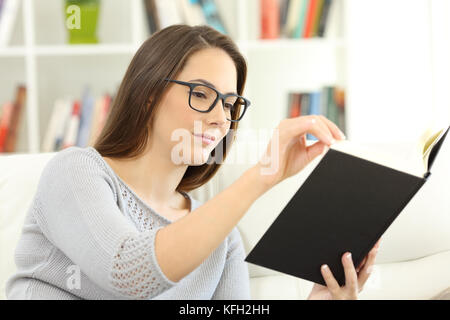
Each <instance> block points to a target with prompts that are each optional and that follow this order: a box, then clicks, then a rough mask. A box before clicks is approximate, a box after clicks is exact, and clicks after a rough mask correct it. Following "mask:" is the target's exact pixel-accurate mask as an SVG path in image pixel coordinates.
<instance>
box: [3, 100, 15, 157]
mask: <svg viewBox="0 0 450 320" xmlns="http://www.w3.org/2000/svg"><path fill="white" fill-rule="evenodd" d="M13 108H14V105H13V104H12V103H11V102H6V103H4V104H3V107H2V117H1V118H0V152H4V151H5V141H6V138H7V136H8V131H9V125H10V123H11V115H12V113H13Z"/></svg>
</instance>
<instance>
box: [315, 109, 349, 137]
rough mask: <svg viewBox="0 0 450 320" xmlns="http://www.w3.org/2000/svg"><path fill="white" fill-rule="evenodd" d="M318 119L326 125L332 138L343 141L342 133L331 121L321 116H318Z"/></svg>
mask: <svg viewBox="0 0 450 320" xmlns="http://www.w3.org/2000/svg"><path fill="white" fill-rule="evenodd" d="M319 117H321V118H322V120H323V121H324V122H325V123H326V124H327V125H328V128H329V129H330V131H331V132H332V134H333V136H334V137H335V138H336V139H340V140H343V139H345V135H344V133H343V132H342V131H341V130H340V129H339V128H338V126H337V125H336V124H335V123H333V122H332V121H330V120H329V119H327V118H326V117H324V116H323V115H320V116H319Z"/></svg>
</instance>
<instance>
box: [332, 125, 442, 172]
mask: <svg viewBox="0 0 450 320" xmlns="http://www.w3.org/2000/svg"><path fill="white" fill-rule="evenodd" d="M447 132H448V128H447V129H446V128H444V127H442V128H435V127H434V128H433V127H429V128H427V129H426V130H425V131H424V132H423V133H422V135H421V136H420V137H419V140H418V141H416V144H415V146H414V149H413V150H411V153H410V155H412V156H408V157H407V158H408V161H403V159H404V158H405V157H402V156H400V155H399V154H392V153H380V152H379V151H378V152H375V151H374V150H371V149H370V148H368V147H367V148H366V147H364V146H360V145H356V144H354V143H352V142H350V141H347V140H339V141H337V142H336V143H335V144H333V145H331V147H330V148H332V149H334V150H338V151H341V152H345V153H348V154H351V155H354V156H356V157H359V158H363V159H366V160H369V161H372V162H375V163H378V164H381V165H384V166H387V167H390V168H393V169H396V170H398V171H402V172H406V173H409V174H411V175H414V176H417V177H426V176H427V175H428V174H429V172H430V168H431V165H432V164H433V161H434V157H435V155H436V153H437V151H438V150H439V148H440V145H441V144H440V143H439V142H441V143H442V141H443V138H444V137H445V135H446V134H447ZM433 148H434V152H433V153H432V152H431V151H432V150H433Z"/></svg>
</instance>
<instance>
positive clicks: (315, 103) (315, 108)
mask: <svg viewBox="0 0 450 320" xmlns="http://www.w3.org/2000/svg"><path fill="white" fill-rule="evenodd" d="M309 114H316V115H320V114H321V110H320V91H316V92H311V93H310V98H309ZM306 139H309V140H317V138H316V137H315V136H313V135H312V134H309V133H307V134H306Z"/></svg>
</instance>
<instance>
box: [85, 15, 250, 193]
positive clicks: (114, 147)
mask: <svg viewBox="0 0 450 320" xmlns="http://www.w3.org/2000/svg"><path fill="white" fill-rule="evenodd" d="M207 48H220V49H222V50H224V51H225V52H226V53H227V54H228V55H229V56H230V57H231V59H232V60H233V62H234V64H235V67H236V71H237V88H236V90H237V91H236V92H237V93H238V94H239V95H243V91H244V86H245V81H246V78H247V63H246V61H245V58H244V57H243V56H242V54H241V53H240V52H239V49H238V48H237V46H236V44H235V43H234V42H233V40H231V38H230V37H228V36H227V35H224V34H222V33H220V32H218V31H217V30H215V29H213V28H211V27H209V26H206V25H202V26H188V25H184V24H177V25H172V26H169V27H166V28H164V29H162V30H160V31H158V32H156V33H154V34H153V35H152V36H151V37H149V38H148V39H147V40H146V41H145V42H144V43H143V44H142V45H141V47H140V48H139V49H138V51H137V52H136V54H135V55H134V57H133V59H132V60H131V62H130V65H129V66H128V69H127V71H126V73H125V75H124V77H123V80H122V82H121V84H120V87H119V89H118V91H117V94H116V96H115V97H114V99H113V102H112V107H111V111H110V113H109V115H108V118H107V120H106V123H105V126H104V127H103V129H102V131H101V133H100V135H99V136H98V138H97V139H96V141H95V143H94V146H93V147H94V148H95V149H96V150H97V151H98V152H99V153H100V154H101V155H102V156H106V157H111V158H134V157H137V156H139V155H140V154H142V152H143V151H144V150H145V147H146V145H147V141H148V138H149V129H150V128H151V127H152V122H153V119H154V116H155V110H156V108H157V106H158V104H159V103H160V101H161V99H162V97H163V96H164V93H165V92H166V89H167V88H168V86H169V83H168V82H166V81H164V79H165V78H170V79H175V78H176V77H177V75H178V74H179V73H180V72H181V71H182V70H183V68H184V66H185V64H186V62H187V60H188V58H189V57H190V56H191V55H192V54H194V53H196V52H197V51H199V50H202V49H207ZM237 124H238V122H231V125H230V129H231V130H229V132H228V134H227V135H226V136H225V137H224V138H223V139H222V140H221V141H220V142H219V144H218V145H217V146H216V148H214V150H213V151H212V152H211V155H210V158H211V157H215V156H216V154H219V157H220V159H218V157H216V161H212V162H211V161H207V162H206V163H205V164H203V165H200V166H188V168H187V170H186V172H185V174H184V176H183V178H182V180H181V181H180V183H179V185H178V186H177V190H178V191H184V192H189V191H191V190H194V189H196V188H198V187H200V186H202V185H203V184H205V183H207V182H208V181H209V180H210V179H211V178H212V177H213V176H214V175H215V173H216V172H217V170H218V169H219V168H220V165H221V163H222V162H223V160H225V158H226V155H227V153H228V151H229V149H230V148H231V145H232V143H233V141H234V139H235V130H236V129H237V126H238V125H237ZM219 148H220V149H219ZM216 150H218V151H217V152H216ZM219 151H220V152H219ZM217 160H219V161H217Z"/></svg>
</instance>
